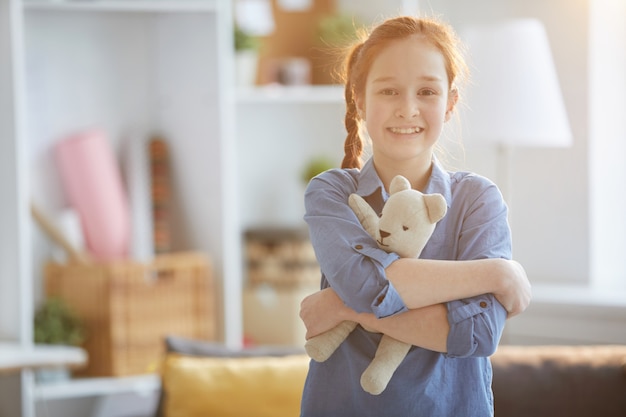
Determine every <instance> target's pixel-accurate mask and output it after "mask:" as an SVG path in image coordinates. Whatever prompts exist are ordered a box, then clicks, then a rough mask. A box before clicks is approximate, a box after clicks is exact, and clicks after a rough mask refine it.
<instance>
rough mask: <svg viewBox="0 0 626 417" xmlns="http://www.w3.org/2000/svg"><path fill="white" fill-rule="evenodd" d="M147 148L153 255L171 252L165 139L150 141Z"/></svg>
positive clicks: (169, 195) (169, 183)
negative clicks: (148, 149)
mask: <svg viewBox="0 0 626 417" xmlns="http://www.w3.org/2000/svg"><path fill="white" fill-rule="evenodd" d="M149 148H150V173H151V175H150V176H151V195H152V219H153V222H152V227H153V234H152V236H153V242H154V253H156V254H164V253H168V252H170V251H171V250H172V242H171V213H170V209H171V199H172V190H171V181H170V162H169V149H168V146H167V143H166V142H165V139H163V138H162V137H159V136H155V137H153V138H152V139H151V140H150V144H149Z"/></svg>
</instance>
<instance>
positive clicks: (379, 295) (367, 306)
mask: <svg viewBox="0 0 626 417" xmlns="http://www.w3.org/2000/svg"><path fill="white" fill-rule="evenodd" d="M355 190H356V182H355V180H354V178H353V177H352V176H351V175H350V173H349V172H347V171H345V170H331V171H327V172H325V173H323V174H321V175H319V176H317V177H316V178H314V179H313V180H311V182H310V183H309V185H308V187H307V190H306V192H305V199H304V201H305V216H304V220H305V221H306V223H307V225H308V226H309V236H310V239H311V243H312V244H313V248H314V249H315V255H316V257H317V260H318V262H319V264H320V269H321V271H322V274H323V276H324V279H325V280H326V281H327V283H328V284H329V285H330V286H331V287H332V288H333V289H334V290H335V292H336V293H337V295H338V296H339V297H340V298H341V299H342V300H343V302H344V303H345V304H346V305H347V306H348V307H350V308H352V309H353V310H355V311H357V312H367V313H373V314H375V315H376V316H377V317H379V318H382V317H387V316H390V315H393V314H396V313H399V312H402V311H406V306H405V305H404V303H403V301H402V299H401V298H400V296H399V294H398V292H397V291H396V290H395V288H394V287H393V285H391V283H390V282H389V281H388V280H387V278H386V275H385V268H386V267H388V266H389V265H390V264H391V263H392V262H393V261H395V260H397V259H398V255H396V254H394V253H387V252H385V251H384V250H382V249H380V248H378V245H377V244H376V241H375V240H374V239H373V238H372V237H371V236H369V234H368V233H367V232H366V231H365V230H364V229H363V227H362V226H361V224H360V223H359V220H358V218H357V217H356V215H355V214H354V212H353V211H352V209H351V208H350V206H349V205H348V196H349V195H350V194H351V193H353V192H355Z"/></svg>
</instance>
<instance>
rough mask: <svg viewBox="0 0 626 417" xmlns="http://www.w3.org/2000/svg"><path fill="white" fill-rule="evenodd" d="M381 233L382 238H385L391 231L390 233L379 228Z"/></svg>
mask: <svg viewBox="0 0 626 417" xmlns="http://www.w3.org/2000/svg"><path fill="white" fill-rule="evenodd" d="M379 233H380V238H381V239H384V238H386V237H389V235H391V233H389V232H385V231H384V230H382V229H381V230H379Z"/></svg>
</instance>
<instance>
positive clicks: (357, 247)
mask: <svg viewBox="0 0 626 417" xmlns="http://www.w3.org/2000/svg"><path fill="white" fill-rule="evenodd" d="M354 248H355V249H356V250H361V249H363V245H356V246H355V247H354Z"/></svg>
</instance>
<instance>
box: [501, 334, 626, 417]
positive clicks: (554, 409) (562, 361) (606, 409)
mask: <svg viewBox="0 0 626 417" xmlns="http://www.w3.org/2000/svg"><path fill="white" fill-rule="evenodd" d="M492 365H493V392H494V399H495V416H496V417H544V416H545V417H556V416H558V417H560V416H563V417H626V346H612V345H608V346H602V345H601V346H501V347H500V348H499V349H498V351H497V352H496V354H495V355H494V356H493V357H492Z"/></svg>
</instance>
